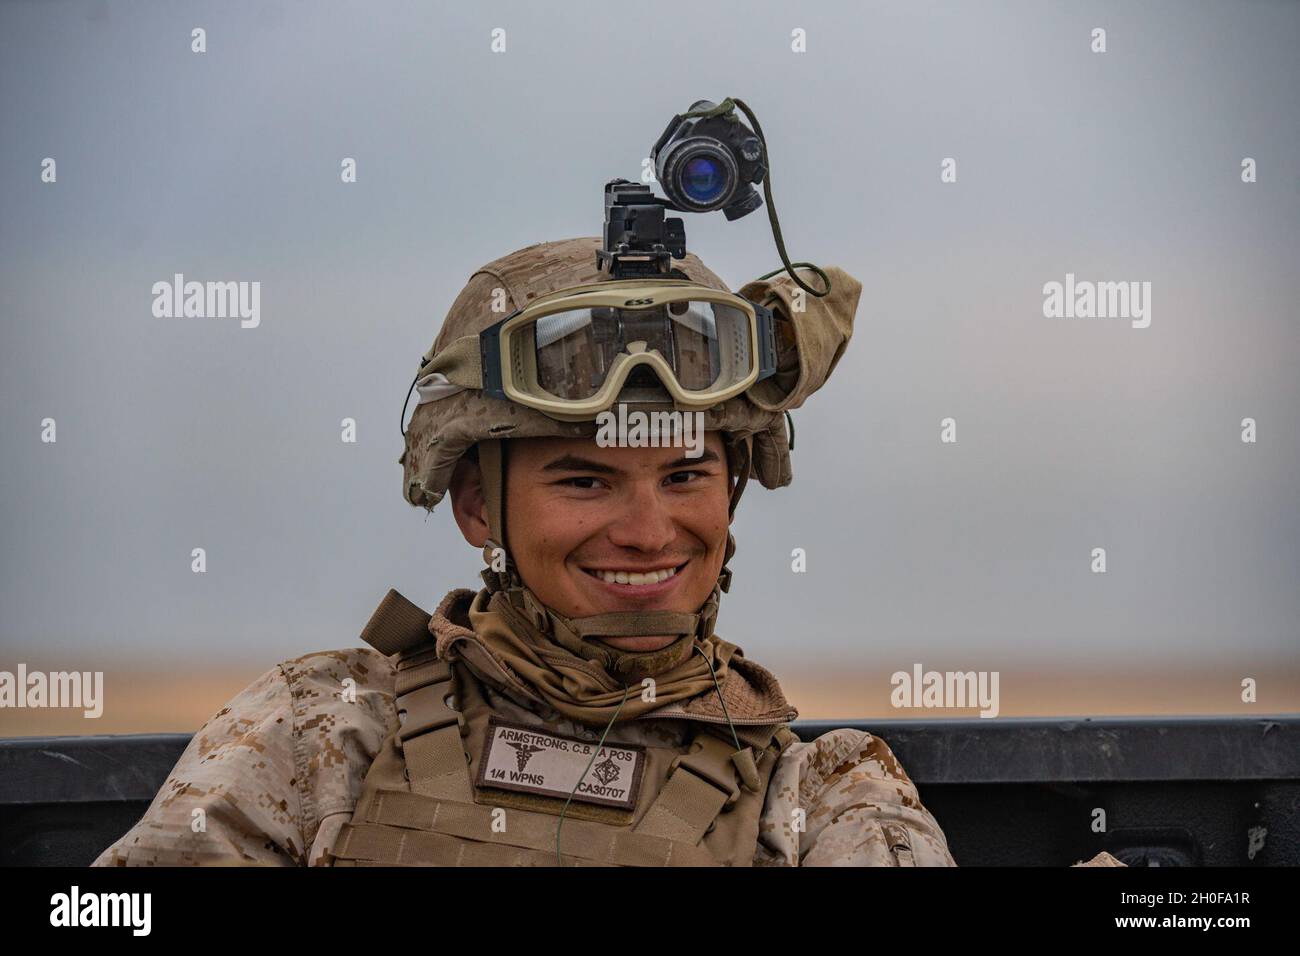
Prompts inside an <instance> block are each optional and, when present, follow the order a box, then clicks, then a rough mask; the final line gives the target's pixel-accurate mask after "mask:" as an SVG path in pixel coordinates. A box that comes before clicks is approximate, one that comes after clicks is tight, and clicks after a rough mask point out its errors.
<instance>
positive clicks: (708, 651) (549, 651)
mask: <svg viewBox="0 0 1300 956" xmlns="http://www.w3.org/2000/svg"><path fill="white" fill-rule="evenodd" d="M469 620H470V626H471V628H472V630H473V632H474V636H475V637H476V638H477V640H478V642H479V643H480V644H482V645H483V647H484V648H486V650H487V651H488V653H489V654H491V656H492V657H494V658H495V659H496V660H497V661H499V662H500V663H501V664H503V665H504V666H505V667H506V668H507V669H508V671H510V672H513V673H515V674H517V675H518V676H519V678H520V679H522V680H523V681H524V682H525V683H527V684H528V685H529V686H530V687H531V688H532V689H533V690H534V691H535V692H536V693H537V694H539V695H540V696H541V697H543V698H545V700H546V701H547V702H548V703H549V704H550V705H551V706H552V707H554V708H555V709H556V710H557V711H559V712H560V713H561V714H563V715H564V716H566V717H569V718H571V719H573V720H578V721H581V722H583V723H587V724H594V725H600V724H604V723H608V722H609V720H610V718H612V717H613V716H614V712H615V710H617V708H618V706H619V703H620V702H621V701H622V700H623V696H624V685H623V684H621V683H619V682H618V681H617V680H615V679H614V678H613V677H611V676H610V675H609V674H608V673H607V672H606V671H605V669H604V668H602V667H601V666H600V665H599V664H597V663H595V662H594V661H589V660H584V659H583V658H581V657H578V656H577V655H575V654H573V653H571V652H569V651H568V650H565V649H564V648H562V647H560V646H559V645H558V644H556V643H555V642H554V641H551V640H549V639H548V638H546V637H545V636H543V635H541V634H540V633H538V632H537V630H536V629H535V628H534V627H533V626H532V625H531V624H530V623H529V622H528V621H527V620H526V619H525V618H524V617H523V616H522V615H521V614H519V613H517V612H516V611H515V609H514V608H512V607H511V606H510V602H509V601H508V600H507V598H506V597H505V595H504V594H503V593H501V592H496V593H494V594H490V593H489V592H487V591H480V592H479V593H478V594H477V595H476V596H475V598H474V601H473V603H472V604H471V605H470V608H469ZM696 647H698V648H700V650H701V651H703V654H704V655H705V656H707V658H708V661H709V663H711V664H712V665H713V671H714V673H715V674H716V675H717V679H718V681H719V682H721V681H722V680H723V679H724V678H725V677H726V675H727V672H728V670H727V664H728V662H729V661H730V660H731V658H732V656H733V655H734V654H735V653H736V646H735V645H734V644H730V643H728V642H726V641H724V640H722V639H721V638H718V637H716V636H714V637H710V638H708V639H707V640H703V641H701V640H696V641H694V642H693V644H692V646H691V647H690V649H689V652H688V655H687V656H686V657H685V659H684V660H682V661H681V662H680V663H678V664H677V665H676V666H673V667H671V668H669V669H668V670H665V671H664V672H662V673H658V674H655V675H654V677H653V681H654V685H653V689H654V694H653V699H651V700H646V699H645V697H647V696H649V695H648V694H647V693H646V691H647V690H648V686H647V685H643V684H642V682H641V681H640V680H637V681H634V682H631V683H630V684H629V686H630V688H631V693H630V694H629V695H628V697H627V701H626V703H624V704H623V709H622V711H621V712H620V713H619V719H620V720H631V719H634V718H636V717H639V716H640V715H642V714H645V713H648V712H649V711H652V710H656V709H658V708H660V707H664V706H666V705H668V704H672V703H676V702H678V701H685V700H689V699H690V698H693V697H697V696H699V695H700V694H703V693H706V692H707V693H712V692H713V690H714V686H713V678H712V677H711V676H710V675H709V665H708V663H705V657H704V656H701V654H700V653H698V652H696V651H695V650H694V648H696Z"/></svg>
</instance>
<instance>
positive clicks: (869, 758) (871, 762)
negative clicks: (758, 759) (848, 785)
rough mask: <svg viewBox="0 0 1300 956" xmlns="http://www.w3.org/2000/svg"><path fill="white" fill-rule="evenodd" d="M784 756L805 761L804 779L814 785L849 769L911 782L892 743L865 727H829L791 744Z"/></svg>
mask: <svg viewBox="0 0 1300 956" xmlns="http://www.w3.org/2000/svg"><path fill="white" fill-rule="evenodd" d="M782 760H788V761H791V762H795V763H798V764H800V765H802V767H803V769H804V773H803V776H804V777H805V780H806V781H808V782H810V783H812V784H813V785H814V786H825V785H827V784H829V783H831V782H833V781H834V779H835V778H837V777H839V776H843V775H845V774H848V773H854V774H859V775H867V776H870V777H874V778H876V779H879V780H898V781H906V782H907V784H908V786H911V780H910V779H908V776H907V772H906V771H905V770H903V765H902V764H901V763H899V762H898V758H897V757H895V756H894V752H893V751H892V750H890V748H889V744H887V743H885V740H884V738H882V737H877V736H876V735H875V734H873V733H870V732H868V731H865V730H853V729H852V728H849V727H840V728H837V729H835V730H828V731H827V732H826V733H824V734H822V735H821V736H820V737H817V738H816V739H814V740H810V741H808V742H806V743H804V742H800V743H796V744H792V745H791V746H790V747H788V748H787V749H786V751H785V752H784V753H783V754H782Z"/></svg>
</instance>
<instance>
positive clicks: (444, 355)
mask: <svg viewBox="0 0 1300 956" xmlns="http://www.w3.org/2000/svg"><path fill="white" fill-rule="evenodd" d="M432 372H440V373H441V374H442V375H443V376H444V377H445V378H446V379H447V381H449V382H451V383H452V384H453V385H459V386H461V387H462V388H472V389H480V388H482V387H483V353H482V351H481V349H480V348H479V337H478V336H477V335H463V336H461V337H460V338H458V339H456V340H455V341H454V342H452V343H451V344H450V345H448V346H447V347H446V348H444V349H441V350H440V351H439V352H438V354H437V355H435V356H434V357H433V359H432V360H431V361H429V362H428V364H426V365H424V366H423V367H421V369H420V377H421V378H423V377H424V376H426V375H429V374H430V373H432Z"/></svg>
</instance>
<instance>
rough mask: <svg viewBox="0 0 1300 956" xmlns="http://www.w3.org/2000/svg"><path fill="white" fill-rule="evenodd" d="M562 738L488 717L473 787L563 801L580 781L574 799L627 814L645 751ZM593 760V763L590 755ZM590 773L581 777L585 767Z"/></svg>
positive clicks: (638, 778) (628, 746)
mask: <svg viewBox="0 0 1300 956" xmlns="http://www.w3.org/2000/svg"><path fill="white" fill-rule="evenodd" d="M596 750H597V748H596V742H595V741H590V742H588V741H586V740H580V739H578V738H577V737H565V736H563V735H562V734H553V733H551V732H550V731H548V730H539V729H538V728H536V727H525V726H522V725H520V724H510V723H506V722H505V721H501V720H498V719H497V718H495V717H494V718H492V719H491V721H490V722H489V724H488V736H487V742H486V743H485V744H484V745H483V759H482V760H480V761H479V771H478V783H479V786H482V787H498V788H500V789H502V790H519V791H521V792H523V793H540V794H542V795H544V796H548V797H559V798H560V799H562V800H563V799H567V798H568V796H569V794H570V793H571V792H573V785H574V784H576V783H577V782H578V780H579V778H581V779H582V784H581V785H580V786H579V787H578V789H577V792H575V793H573V799H574V800H581V801H582V802H584V803H596V804H600V805H601V806H606V807H620V808H622V809H624V810H631V809H632V808H633V807H635V806H636V796H637V789H638V788H639V787H640V785H641V770H642V768H643V765H644V763H645V748H644V747H639V746H636V745H632V744H617V745H616V744H609V743H607V744H605V746H604V747H601V748H600V752H599V753H596ZM593 753H595V754H596V759H595V760H594V761H592V759H591V755H592V754H593ZM589 762H590V763H591V769H590V770H587V775H586V776H585V777H583V776H582V772H583V770H585V769H586V767H587V764H588V763H589Z"/></svg>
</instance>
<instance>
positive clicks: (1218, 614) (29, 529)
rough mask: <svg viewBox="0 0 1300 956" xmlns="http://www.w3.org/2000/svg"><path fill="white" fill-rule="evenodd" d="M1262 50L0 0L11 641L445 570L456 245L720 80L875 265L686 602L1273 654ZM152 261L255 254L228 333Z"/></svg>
mask: <svg viewBox="0 0 1300 956" xmlns="http://www.w3.org/2000/svg"><path fill="white" fill-rule="evenodd" d="M194 27H203V28H204V29H205V30H206V32H207V52H206V53H203V54H196V53H192V52H191V50H190V45H191V40H190V31H191V29H192V28H194ZM498 27H500V28H502V29H504V30H505V31H506V44H507V46H506V52H504V53H495V54H494V53H493V52H492V51H491V49H490V44H491V31H492V30H493V29H494V28H498ZM1094 27H1103V28H1105V30H1106V41H1107V52H1105V53H1094V52H1092V51H1091V50H1090V44H1091V43H1092V41H1091V39H1090V34H1091V30H1092V29H1093V28H1094ZM796 28H802V29H803V30H805V31H806V36H807V51H806V52H804V53H795V52H793V51H792V50H791V31H792V30H794V29H796ZM1297 50H1300V4H1295V3H1275V2H1242V3H1203V2H1202V3H1174V2H1168V3H1157V2H1150V3H1143V4H1125V3H1114V4H1097V3H1090V4H1087V5H1081V4H1066V3H1028V2H1026V3H996V4H994V3H981V4H966V3H952V4H932V3H914V2H906V3H904V2H897V3H874V4H860V3H820V4H816V5H811V6H800V7H791V6H790V5H788V4H776V3H753V4H745V5H743V6H738V5H735V4H721V3H718V4H699V3H690V4H684V3H672V2H668V3H654V4H627V5H618V6H611V5H609V4H607V3H595V2H592V3H554V4H549V3H548V4H536V3H512V4H504V3H489V4H469V3H457V4H421V3H404V4H397V3H338V2H332V0H326V2H316V3H310V4H307V3H292V4H291V3H279V4H275V3H245V2H234V3H220V4H217V3H202V4H200V3H128V2H118V0H106V2H62V3H27V2H11V3H5V4H3V5H2V6H0V130H3V134H2V136H0V207H2V210H3V211H2V213H0V321H2V322H3V326H2V334H3V348H2V349H0V409H2V410H3V412H2V414H0V456H2V458H0V482H2V484H3V495H2V497H0V650H3V651H4V657H5V661H6V662H8V661H10V660H16V659H19V658H21V657H22V655H24V654H27V655H28V658H27V659H28V660H29V661H30V660H34V658H33V657H32V655H33V654H36V653H38V650H39V652H40V653H50V652H53V651H55V650H60V651H69V652H75V651H83V652H93V655H95V656H99V655H103V654H105V653H108V652H109V649H111V653H112V654H113V655H114V656H115V657H116V658H117V659H118V660H121V659H130V658H131V657H134V656H139V657H140V658H142V659H143V658H144V657H146V656H149V657H158V658H162V659H165V660H191V661H206V660H211V661H214V662H216V661H223V660H240V661H249V660H260V661H265V663H266V664H268V665H269V664H271V663H273V662H274V661H277V660H281V659H284V658H286V657H291V656H295V655H297V654H300V653H303V652H306V651H309V650H316V649H321V648H328V647H339V646H352V645H355V644H356V643H357V637H356V635H357V633H358V631H359V630H360V628H361V626H362V625H363V624H364V623H365V621H366V619H367V617H368V616H369V613H370V611H371V610H372V609H373V607H374V605H375V604H376V603H377V602H378V600H379V598H380V597H382V595H383V593H384V592H385V590H386V589H387V588H389V587H396V588H398V589H399V590H401V591H403V592H404V593H405V594H406V595H407V596H408V597H411V598H412V599H413V600H416V601H418V602H419V603H421V604H424V605H425V606H426V607H429V608H432V606H433V605H434V604H435V603H436V602H437V600H438V599H439V598H440V597H441V595H442V594H443V593H444V592H445V591H446V590H448V589H450V588H452V587H467V586H474V585H475V584H476V583H477V578H476V570H477V568H478V567H479V560H480V559H479V555H478V553H477V552H475V551H474V550H473V549H471V548H470V547H469V546H467V545H466V544H464V542H463V541H462V539H461V538H460V537H459V535H458V533H457V532H456V529H455V525H454V523H453V522H452V520H451V515H450V511H449V509H442V508H440V509H438V510H437V511H436V512H435V513H434V514H433V515H432V516H429V517H428V518H426V516H425V514H424V512H423V511H422V510H419V509H415V508H412V507H411V506H409V505H407V504H406V503H405V501H404V500H403V499H402V497H401V469H400V467H399V466H398V465H397V463H396V461H397V457H398V455H399V454H400V452H401V439H400V436H399V434H398V413H399V410H400V408H401V403H402V398H403V395H404V393H405V389H406V386H407V385H408V384H409V382H410V378H411V375H412V374H413V372H414V369H415V366H416V363H417V362H418V360H419V357H420V355H421V353H422V352H423V351H424V350H425V349H426V348H427V347H428V346H429V344H430V343H431V342H432V340H433V336H434V333H435V331H436V329H437V327H438V325H439V324H440V322H441V320H442V318H443V316H444V314H445V312H446V309H447V307H448V305H449V304H450V303H451V300H452V299H453V298H454V296H455V294H456V293H457V291H458V290H459V289H460V287H461V285H462V284H463V283H464V281H465V280H466V279H467V278H468V276H469V275H470V274H471V272H473V271H474V269H475V268H477V267H478V266H479V265H481V264H483V263H485V262H487V261H489V260H491V259H493V258H495V257H497V256H499V255H501V254H503V253H506V252H508V251H510V250H512V249H515V248H518V247H521V246H524V245H527V244H529V243H532V242H537V241H541V240H546V239H558V238H567V237H570V236H576V235H593V234H596V233H597V232H598V231H599V227H600V217H601V186H602V184H603V183H604V181H605V180H607V179H609V178H611V177H614V176H625V177H628V178H635V177H636V176H637V175H638V174H639V171H640V160H641V157H643V156H645V155H647V154H648V152H649V149H650V146H651V145H652V144H653V142H654V140H655V138H656V137H657V136H658V134H659V132H660V131H661V129H662V128H663V125H664V124H665V123H666V122H667V120H668V119H669V118H670V117H671V115H672V114H673V113H675V112H679V111H682V110H685V109H686V108H687V107H688V106H689V105H690V103H691V102H692V101H693V100H696V99H699V98H710V99H715V100H717V99H721V98H722V97H724V96H726V95H729V94H730V95H737V96H740V97H741V98H742V99H745V100H746V101H747V102H748V103H749V104H750V105H751V106H752V107H753V108H754V109H755V110H756V111H757V113H758V116H759V118H760V120H761V121H762V124H763V127H764V130H765V132H766V134H767V137H768V141H769V147H770V150H771V157H772V164H773V172H774V179H773V184H774V188H775V195H776V200H777V206H778V210H779V212H780V214H781V221H782V225H783V228H784V232H785V236H786V240H787V244H788V246H789V249H790V252H791V255H792V256H793V257H795V258H797V259H812V260H814V261H816V262H821V263H833V264H837V265H840V266H842V267H843V268H845V269H847V270H848V271H849V272H850V273H852V274H853V275H855V276H856V277H858V278H859V279H860V280H861V281H862V282H863V284H864V287H865V288H864V292H863V296H862V302H861V307H860V310H859V313H858V317H857V328H856V334H855V336H854V339H853V342H852V344H851V346H850V348H849V350H848V353H847V355H846V357H845V358H844V360H843V362H842V363H841V364H840V366H839V368H838V369H837V371H836V373H835V377H834V379H833V380H832V381H831V383H830V384H829V386H828V387H827V388H826V389H825V390H824V391H823V392H821V393H820V394H818V395H816V396H815V397H814V398H813V399H812V400H811V402H810V403H809V404H808V405H807V406H805V408H804V409H803V410H801V411H799V412H796V413H795V423H796V427H797V432H798V438H797V443H796V449H795V451H794V473H795V481H794V484H793V485H792V486H791V487H789V488H787V489H783V490H781V491H777V492H768V491H765V490H764V489H762V488H760V487H758V486H757V485H756V484H755V485H753V486H751V489H750V490H749V491H748V493H747V495H746V498H745V501H744V503H743V505H742V507H741V509H740V515H739V518H738V521H737V526H736V531H737V535H738V539H739V554H738V556H737V558H736V559H735V561H734V562H733V568H734V570H735V572H736V577H735V586H734V588H733V590H732V593H731V594H730V595H728V596H727V597H726V598H725V599H724V603H723V611H722V617H721V620H720V624H719V630H720V632H721V633H722V634H723V635H724V636H725V637H727V638H728V639H730V640H732V641H735V642H737V643H739V644H741V645H742V646H743V647H745V648H746V650H747V651H748V653H749V654H750V656H752V657H755V658H757V659H758V660H760V661H763V662H765V663H771V664H772V666H775V667H778V668H779V667H780V666H781V665H782V664H783V663H786V664H794V663H799V662H802V663H804V664H807V663H808V662H810V661H813V660H817V661H822V662H824V664H823V665H822V666H825V667H827V668H830V667H834V666H851V665H862V664H864V662H872V661H881V660H883V661H887V662H889V666H891V667H892V666H895V665H896V666H898V667H901V668H907V667H910V665H911V663H912V662H913V661H920V662H923V663H924V664H925V665H926V666H935V667H939V668H945V667H998V666H1007V665H1009V664H1010V663H1011V662H1013V661H1015V662H1020V663H1025V662H1029V663H1039V664H1043V665H1046V666H1053V667H1065V666H1067V665H1069V664H1070V663H1071V662H1077V661H1080V660H1088V661H1091V662H1093V663H1096V664H1100V665H1102V666H1114V667H1116V668H1129V667H1134V666H1139V665H1142V664H1156V663H1158V662H1178V663H1180V664H1203V665H1206V666H1210V665H1213V664H1214V663H1215V662H1218V661H1221V660H1227V661H1237V662H1241V661H1243V660H1244V661H1247V662H1252V661H1277V660H1282V661H1283V662H1290V663H1291V664H1293V665H1294V664H1295V663H1296V662H1297V657H1300V649H1298V648H1300V640H1298V639H1297V621H1300V587H1297V583H1298V582H1300V509H1298V504H1300V494H1297V491H1298V488H1300V477H1298V476H1300V453H1298V446H1297V434H1298V432H1300V428H1298V426H1300V385H1297V368H1300V330H1298V328H1297V321H1298V316H1297V308H1296V301H1297V300H1296V272H1297V270H1296V265H1297V248H1298V247H1300V244H1298V243H1297V238H1300V129H1298V123H1297V115H1298V114H1297V110H1296V91H1297V90H1300V58H1298V57H1297ZM46 157H52V158H54V159H55V160H56V162H57V182H55V183H52V184H51V183H43V182H42V181H41V163H42V160H43V159H44V158H46ZM343 157H354V158H355V159H356V160H357V163H358V181H357V182H356V183H355V184H349V185H345V184H343V183H341V182H340V175H339V171H340V161H341V159H342V158H343ZM945 157H953V158H955V159H956V161H957V172H958V178H957V182H956V183H947V184H945V183H941V182H940V164H941V162H942V161H943V159H944V158H945ZM1244 157H1251V158H1253V159H1254V160H1255V161H1256V162H1257V169H1258V181H1257V182H1255V183H1251V184H1246V183H1243V182H1242V181H1241V162H1242V159H1243V158H1244ZM687 234H688V240H689V245H690V248H691V249H692V250H693V251H695V252H697V253H699V254H700V255H701V256H702V257H703V258H704V260H705V261H706V262H707V263H708V264H709V265H710V266H711V267H712V268H713V269H714V270H715V271H716V272H718V273H719V274H720V275H721V276H722V277H723V278H724V279H725V280H727V281H728V282H729V283H730V284H731V285H732V287H733V288H738V287H739V286H740V285H741V284H743V283H744V282H745V281H746V280H747V279H749V278H751V277H753V276H755V275H757V274H759V273H762V272H766V271H768V270H770V269H772V268H773V267H774V266H775V265H776V264H777V262H778V260H777V256H776V252H775V249H774V247H773V245H772V240H771V237H770V233H769V230H768V224H767V221H766V217H765V216H764V215H762V214H758V215H753V216H750V217H748V218H746V219H744V220H741V221H739V222H736V223H727V222H725V221H724V220H723V219H722V217H721V216H713V217H700V216H696V217H692V218H690V219H689V220H688V223H687ZM177 272H181V273H184V274H185V276H186V277H187V278H191V279H199V280H235V281H252V280H256V281H259V282H260V283H261V324H260V326H259V327H257V328H255V329H241V328H240V327H239V324H238V321H237V320H206V319H159V318H155V317H154V316H153V315H152V313H151V305H152V295H151V287H152V285H153V284H154V283H155V282H158V281H168V280H170V278H171V277H172V275H173V274H174V273H177ZM1067 272H1071V273H1074V274H1075V275H1076V276H1077V277H1078V278H1079V279H1088V280H1094V281H1138V282H1150V283H1151V288H1152V293H1151V307H1152V314H1151V324H1150V327H1149V328H1145V329H1137V328H1133V327H1132V325H1131V323H1130V322H1128V321H1126V320H1124V319H1073V320H1070V319H1051V318H1045V317H1044V315H1043V292H1042V289H1043V285H1044V283H1047V282H1051V281H1054V280H1055V281H1064V278H1065V275H1066V273H1067ZM949 416H951V417H953V418H955V419H956V421H957V436H958V441H957V443H956V444H942V443H941V442H940V440H939V437H940V428H939V423H940V420H941V419H943V418H945V417H949ZM46 417H52V418H54V419H55V420H56V421H57V429H58V431H57V436H58V441H57V443H55V444H46V443H42V441H41V440H40V429H41V424H40V423H41V421H42V419H44V418H46ZM344 417H353V418H355V419H356V420H357V422H358V439H359V440H358V442H357V443H356V444H355V445H349V444H344V443H342V442H341V441H340V439H339V430H340V429H339V423H340V420H341V419H343V418H344ZM1245 417H1252V418H1255V419H1256V420H1257V422H1258V441H1257V442H1256V443H1254V444H1243V443H1242V441H1241V440H1240V432H1241V425H1240V423H1241V420H1242V419H1243V418H1245ZM195 547H203V548H205V549H206V551H207V558H208V570H207V572H206V573H205V574H194V573H192V572H191V570H190V551H191V549H192V548H195ZM795 547H802V548H805V549H806V550H807V552H808V566H809V573H807V574H805V575H796V574H793V573H792V572H791V570H790V552H791V549H792V548H795ZM1095 547H1104V548H1106V551H1107V560H1108V571H1107V573H1106V574H1104V575H1099V574H1093V573H1091V571H1090V560H1091V559H1090V552H1091V551H1092V549H1093V548H1095ZM32 666H35V664H33V665H32ZM88 666H89V665H88Z"/></svg>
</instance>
